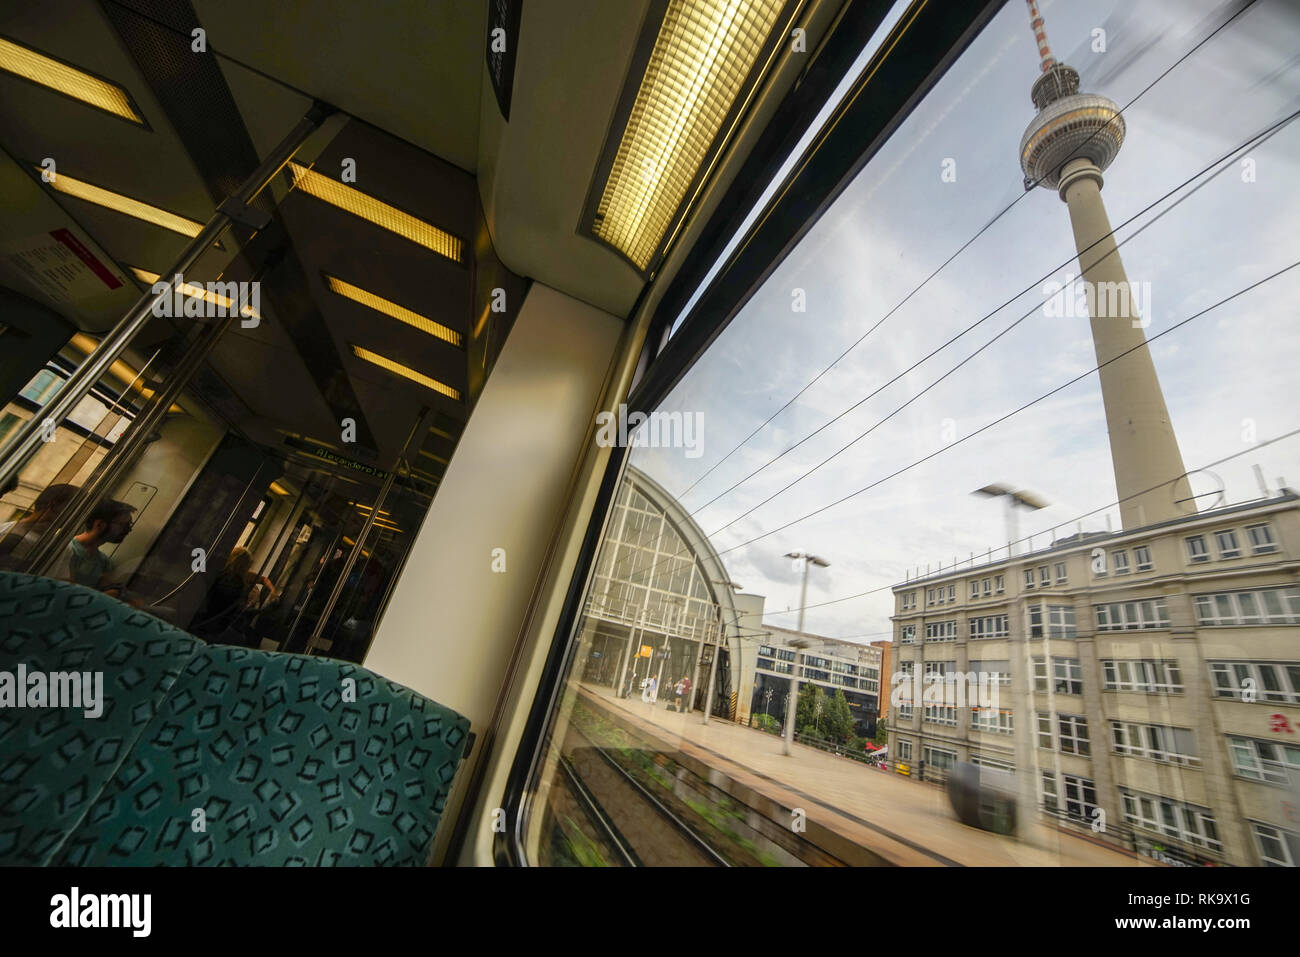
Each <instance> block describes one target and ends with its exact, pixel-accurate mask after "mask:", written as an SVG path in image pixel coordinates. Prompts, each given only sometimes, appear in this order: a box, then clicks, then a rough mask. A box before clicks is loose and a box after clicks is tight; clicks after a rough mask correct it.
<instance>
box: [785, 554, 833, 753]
mask: <svg viewBox="0 0 1300 957" xmlns="http://www.w3.org/2000/svg"><path fill="white" fill-rule="evenodd" d="M785 557H786V558H793V559H795V560H796V561H798V560H800V559H802V560H803V585H802V586H801V587H800V589H799V625H798V627H797V628H796V629H795V630H796V631H798V632H799V637H797V638H792V639H791V640H790V642H789V643H790V644H791V645H792V646H793V647H794V648H795V649H796V650H795V653H794V668H793V669H792V671H791V673H790V703H789V705H788V706H787V707H786V709H785V753H786V754H787V755H790V754H793V753H794V719H795V712H797V711H798V710H799V667H800V665H802V664H803V649H805V648H807V647H808V645H809V644H810V642H809V641H808V640H807V639H806V638H804V637H803V610H804V606H805V605H807V604H808V566H810V565H816V566H817V567H818V568H829V567H830V564H831V563H830V562H828V561H827V560H826V559H824V558H819V557H817V556H816V555H809V554H807V553H806V552H787V553H786V556H785Z"/></svg>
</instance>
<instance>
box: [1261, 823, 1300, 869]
mask: <svg viewBox="0 0 1300 957" xmlns="http://www.w3.org/2000/svg"><path fill="white" fill-rule="evenodd" d="M1250 829H1251V831H1253V832H1254V835H1255V845H1256V846H1257V847H1258V848H1259V859H1260V863H1262V864H1264V866H1266V867H1296V866H1300V834H1297V833H1295V832H1294V831H1287V830H1283V829H1282V828H1280V827H1274V826H1273V825H1272V824H1260V823H1259V822H1258V821H1252V822H1251V823H1250Z"/></svg>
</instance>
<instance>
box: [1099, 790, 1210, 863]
mask: <svg viewBox="0 0 1300 957" xmlns="http://www.w3.org/2000/svg"><path fill="white" fill-rule="evenodd" d="M1120 796H1121V797H1122V798H1123V799H1124V821H1125V822H1126V823H1128V824H1131V825H1132V826H1133V827H1140V828H1143V829H1145V830H1148V831H1155V832H1156V833H1157V834H1163V835H1164V836H1165V837H1171V838H1173V839H1174V840H1177V841H1182V842H1183V843H1185V844H1193V845H1195V846H1196V847H1204V848H1207V849H1208V850H1211V851H1221V850H1223V845H1222V844H1221V843H1220V842H1219V831H1218V828H1217V827H1216V826H1215V823H1214V815H1213V814H1212V813H1211V812H1210V810H1209V808H1203V807H1196V806H1195V805H1191V804H1180V803H1179V802H1178V801H1175V800H1173V799H1171V798H1167V797H1159V796H1157V795H1153V794H1143V793H1142V792H1140V791H1129V790H1127V789H1124V788H1121V789H1120Z"/></svg>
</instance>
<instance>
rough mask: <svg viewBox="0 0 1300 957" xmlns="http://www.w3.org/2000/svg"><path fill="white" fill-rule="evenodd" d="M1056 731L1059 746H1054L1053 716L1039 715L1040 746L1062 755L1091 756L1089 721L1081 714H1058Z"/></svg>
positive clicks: (1040, 713)
mask: <svg viewBox="0 0 1300 957" xmlns="http://www.w3.org/2000/svg"><path fill="white" fill-rule="evenodd" d="M1056 730H1057V735H1058V738H1059V742H1060V743H1059V745H1058V746H1056V747H1054V746H1053V744H1052V718H1051V715H1047V714H1043V713H1042V712H1041V711H1040V712H1039V713H1038V746H1039V747H1040V748H1045V749H1047V750H1048V751H1053V750H1058V751H1060V752H1061V753H1062V754H1083V755H1087V754H1091V753H1092V750H1091V745H1090V743H1089V741H1088V719H1087V718H1086V717H1084V716H1083V715H1081V714H1059V713H1058V714H1057V716H1056Z"/></svg>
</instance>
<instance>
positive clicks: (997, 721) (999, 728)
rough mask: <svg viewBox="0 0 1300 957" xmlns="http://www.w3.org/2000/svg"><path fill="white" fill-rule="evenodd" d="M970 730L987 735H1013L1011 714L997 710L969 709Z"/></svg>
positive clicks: (1013, 725) (1013, 726) (1013, 724)
mask: <svg viewBox="0 0 1300 957" xmlns="http://www.w3.org/2000/svg"><path fill="white" fill-rule="evenodd" d="M970 728H971V730H972V731H987V732H988V733H989V734H1014V733H1015V723H1014V722H1013V721H1012V718H1011V712H1010V711H1004V710H999V709H997V708H971V709H970Z"/></svg>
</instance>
